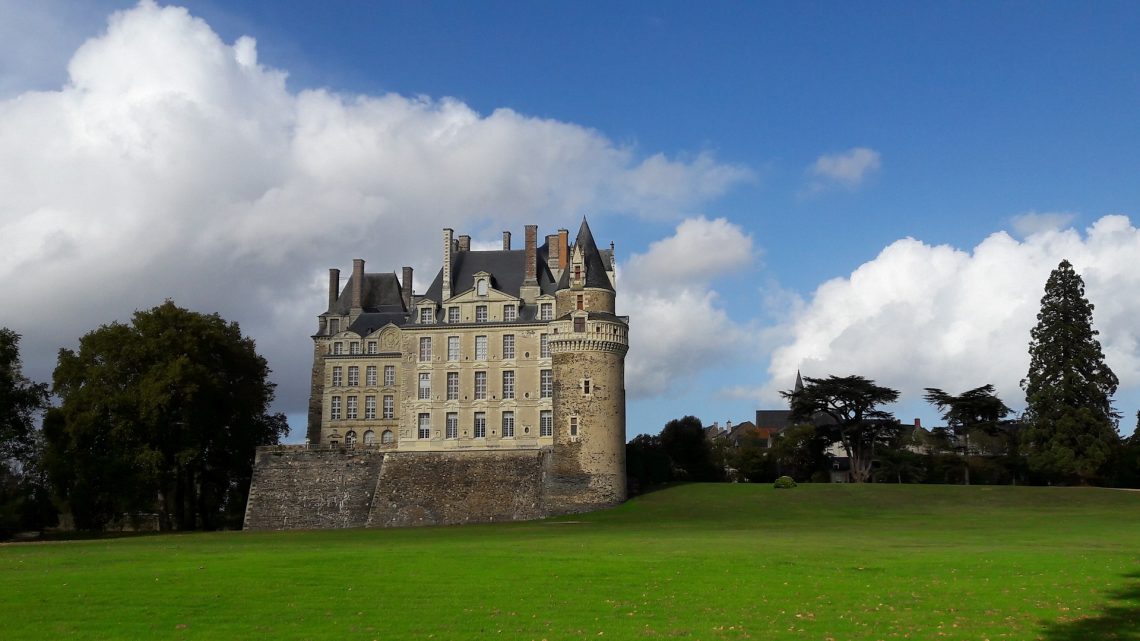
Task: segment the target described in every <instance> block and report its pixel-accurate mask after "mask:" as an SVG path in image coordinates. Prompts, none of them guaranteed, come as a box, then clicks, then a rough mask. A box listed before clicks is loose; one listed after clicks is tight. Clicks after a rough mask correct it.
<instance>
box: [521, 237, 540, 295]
mask: <svg viewBox="0 0 1140 641" xmlns="http://www.w3.org/2000/svg"><path fill="white" fill-rule="evenodd" d="M537 284H538V225H527V226H526V277H525V278H524V279H523V285H537Z"/></svg>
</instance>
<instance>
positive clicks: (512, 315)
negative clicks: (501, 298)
mask: <svg viewBox="0 0 1140 641" xmlns="http://www.w3.org/2000/svg"><path fill="white" fill-rule="evenodd" d="M518 311H519V310H518V308H517V307H515V306H514V305H510V304H508V305H504V306H503V320H505V321H508V322H510V321H513V320H515V319H516V318H518Z"/></svg>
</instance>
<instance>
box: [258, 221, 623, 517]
mask: <svg viewBox="0 0 1140 641" xmlns="http://www.w3.org/2000/svg"><path fill="white" fill-rule="evenodd" d="M442 241H443V242H442V252H441V253H442V267H441V268H440V270H439V273H438V274H436V276H435V279H434V280H433V281H432V283H431V285H430V286H429V287H428V288H427V290H426V291H425V292H424V293H423V294H416V293H415V292H414V291H413V288H412V268H411V267H404V268H403V273H402V275H401V277H399V278H398V277H397V276H396V274H394V273H366V272H365V271H364V261H363V260H360V259H357V260H354V261H353V268H352V274H351V276H350V277H349V278H348V281H347V283H346V284H345V286H344V287H343V289H342V288H341V285H340V272H339V270H336V269H332V270H330V271H329V299H328V309H327V310H326V311H325V312H324V313H322V314H320V316H319V327H318V330H317V333H316V334H315V335H313V369H312V388H311V396H310V400H309V417H308V439H307V440H308V443H307V444H306V445H305V446H273V447H268V448H261V449H259V451H258V452H257V456H256V462H255V465H254V478H253V483H252V486H251V489H250V497H249V503H248V505H247V509H246V519H245V524H246V527H247V528H250V529H280V528H290V527H355V526H399V525H421V524H442V523H466V522H480V521H495V520H519V519H530V518H540V517H542V516H546V515H550V514H561V513H572V512H582V511H587V510H593V509H598V508H601V507H608V506H612V505H615V504H618V503H621V502H622V501H624V500H625V498H626V477H625V354H626V351H627V350H628V330H629V322H628V318H627V317H622V316H617V315H616V314H615V309H614V299H615V282H616V277H615V276H616V275H615V270H614V264H615V262H614V252H613V245H612V243H611V245H610V248H609V249H608V250H603V249H599V248H598V246H597V244H596V243H595V241H594V237H593V234H592V233H591V231H590V227H589V225H588V224H587V223H586V221H585V220H584V219H583V221H582V225H581V227H580V229H579V231H578V235H577V237H576V238H575V241H574V243H573V244H572V245H571V244H570V242H569V232H568V231H567V230H565V229H561V230H559V231H558V232H557V233H556V234H550V235H548V236H546V237H545V242H544V244H542V245H541V246H540V245H539V244H538V227H537V226H536V225H527V226H526V228H525V239H524V245H523V249H521V250H518V249H513V248H512V247H511V234H510V232H503V245H502V249H499V250H490V251H478V250H472V249H471V239H470V237H469V236H464V235H461V236H458V237H456V236H455V234H454V232H453V231H452V230H451V229H444V230H443V238H442Z"/></svg>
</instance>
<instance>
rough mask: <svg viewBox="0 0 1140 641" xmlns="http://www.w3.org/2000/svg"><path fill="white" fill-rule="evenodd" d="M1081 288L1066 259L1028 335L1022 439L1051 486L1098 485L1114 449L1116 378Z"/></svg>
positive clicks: (1040, 474)
mask: <svg viewBox="0 0 1140 641" xmlns="http://www.w3.org/2000/svg"><path fill="white" fill-rule="evenodd" d="M1092 312H1093V305H1092V303H1090V302H1089V301H1088V300H1087V299H1086V298H1085V283H1084V281H1083V280H1082V279H1081V277H1080V275H1079V274H1077V272H1076V271H1075V270H1074V269H1073V266H1072V265H1071V264H1070V263H1069V261H1067V260H1062V261H1061V264H1060V265H1058V266H1057V268H1056V269H1054V270H1053V273H1051V274H1050V275H1049V280H1048V281H1047V282H1046V283H1045V295H1044V296H1043V297H1042V298H1041V311H1040V312H1039V313H1038V314H1037V325H1036V326H1035V327H1034V328H1033V330H1032V332H1031V333H1030V336H1031V340H1030V342H1029V373H1028V374H1027V375H1026V377H1025V379H1024V380H1022V381H1021V386H1022V388H1024V389H1025V400H1026V410H1025V428H1024V430H1023V432H1022V438H1023V444H1024V447H1025V454H1026V456H1027V457H1028V462H1029V468H1030V470H1031V471H1032V472H1034V473H1035V474H1036V475H1037V476H1038V477H1039V478H1041V479H1043V480H1049V481H1058V482H1078V483H1092V482H1095V481H1097V480H1098V479H1099V478H1100V476H1101V473H1102V471H1103V467H1104V465H1105V463H1106V462H1107V461H1108V459H1109V456H1110V454H1111V452H1112V450H1113V448H1114V447H1115V446H1116V444H1117V442H1118V440H1119V436H1118V434H1117V431H1116V425H1117V420H1118V415H1117V414H1116V412H1115V411H1114V410H1113V408H1112V395H1113V394H1114V393H1115V392H1116V386H1117V382H1118V381H1117V379H1116V375H1115V374H1113V373H1112V370H1111V369H1109V367H1108V365H1107V364H1106V363H1105V362H1104V352H1102V351H1101V347H1100V342H1099V341H1098V340H1097V339H1096V336H1097V334H1098V333H1099V332H1097V330H1095V329H1093V326H1092V325H1093V323H1092Z"/></svg>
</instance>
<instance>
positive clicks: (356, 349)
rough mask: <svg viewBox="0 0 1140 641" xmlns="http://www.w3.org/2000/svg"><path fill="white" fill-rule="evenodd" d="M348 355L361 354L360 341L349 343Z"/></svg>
mask: <svg viewBox="0 0 1140 641" xmlns="http://www.w3.org/2000/svg"><path fill="white" fill-rule="evenodd" d="M348 353H349V354H359V353H360V341H352V342H351V343H349V344H348Z"/></svg>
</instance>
